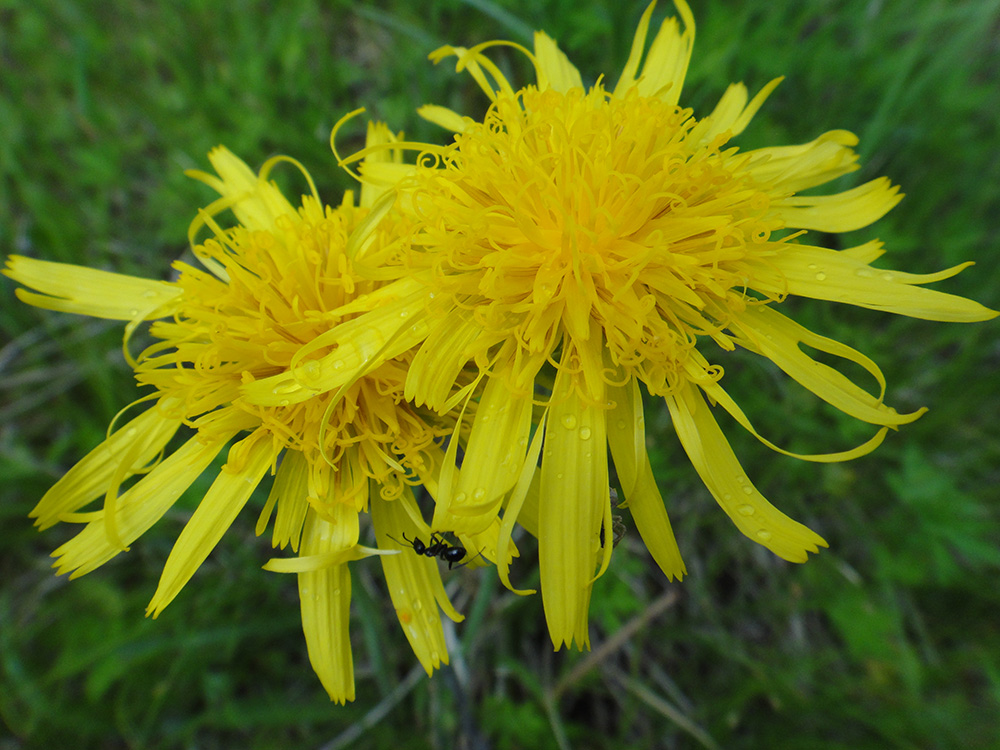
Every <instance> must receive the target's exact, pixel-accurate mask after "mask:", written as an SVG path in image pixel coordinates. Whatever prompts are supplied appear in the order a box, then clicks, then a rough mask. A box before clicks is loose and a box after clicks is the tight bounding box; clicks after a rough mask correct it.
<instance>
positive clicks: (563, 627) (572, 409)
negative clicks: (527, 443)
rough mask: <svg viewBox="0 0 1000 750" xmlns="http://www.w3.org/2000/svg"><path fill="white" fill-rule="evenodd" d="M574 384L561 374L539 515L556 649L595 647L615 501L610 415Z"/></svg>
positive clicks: (541, 559)
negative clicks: (605, 526)
mask: <svg viewBox="0 0 1000 750" xmlns="http://www.w3.org/2000/svg"><path fill="white" fill-rule="evenodd" d="M568 351H570V350H569V349H567V352H568ZM568 356H569V355H568V354H566V353H564V355H563V361H564V362H567V361H568ZM572 379H573V376H572V375H571V374H568V372H567V369H566V368H560V369H559V370H558V372H557V373H556V381H555V386H554V388H553V395H552V405H551V406H550V407H549V416H548V424H547V425H546V428H545V448H544V455H543V457H542V479H541V498H540V507H539V513H538V534H539V538H538V567H539V572H540V576H541V587H542V604H543V606H544V608H545V619H546V622H547V623H548V627H549V635H550V636H551V638H552V643H553V645H554V646H555V648H556V649H557V650H558V649H559V648H560V647H562V645H563V644H566V645H567V646H569V645H571V644H572V643H573V642H574V641H575V642H576V644H577V646H578V647H579V648H589V646H590V634H589V632H588V629H587V611H588V609H589V606H590V593H591V588H592V586H593V576H594V567H595V551H596V550H597V548H598V546H599V540H600V529H601V516H602V513H603V510H604V505H605V504H607V502H608V495H609V488H608V462H607V437H606V430H605V412H604V410H603V409H600V408H598V407H596V406H593V405H589V404H587V403H584V402H583V401H582V400H581V399H580V397H579V396H578V395H577V393H576V391H575V389H574V386H573V382H572Z"/></svg>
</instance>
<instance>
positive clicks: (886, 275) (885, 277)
mask: <svg viewBox="0 0 1000 750" xmlns="http://www.w3.org/2000/svg"><path fill="white" fill-rule="evenodd" d="M895 278H896V277H895V276H893V275H892V274H891V273H884V274H882V281H893V280H895Z"/></svg>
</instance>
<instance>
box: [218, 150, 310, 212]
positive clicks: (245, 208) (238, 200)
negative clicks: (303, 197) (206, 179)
mask: <svg viewBox="0 0 1000 750" xmlns="http://www.w3.org/2000/svg"><path fill="white" fill-rule="evenodd" d="M208 160H209V161H210V162H212V166H213V167H214V168H215V171H216V172H218V173H219V177H220V178H221V182H220V183H218V184H216V185H213V187H214V188H215V189H216V190H217V191H218V192H219V193H220V194H221V195H222V196H223V197H224V198H229V199H233V200H234V201H235V202H234V203H233V204H232V206H231V208H232V211H233V213H234V214H236V219H237V220H238V221H239V223H240V224H242V225H243V226H245V227H246V228H247V229H249V230H250V231H257V230H262V231H274V229H275V220H276V219H277V218H278V217H279V216H290V215H291V216H294V215H295V214H296V213H297V212H296V210H295V208H294V207H293V206H292V204H291V203H289V202H288V200H287V199H286V198H285V196H284V195H282V194H281V191H280V190H278V188H277V186H276V185H275V184H274V183H271V182H267V181H266V180H263V179H261V178H260V177H258V176H257V174H256V173H255V172H254V171H253V170H252V169H250V167H248V166H247V164H246V162H244V161H243V160H242V159H240V158H239V157H238V156H236V155H235V154H234V153H233V152H232V151H230V150H229V149H227V148H225V147H224V146H217V147H216V148H213V149H212V150H211V151H209V152H208Z"/></svg>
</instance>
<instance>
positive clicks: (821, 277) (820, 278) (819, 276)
mask: <svg viewBox="0 0 1000 750" xmlns="http://www.w3.org/2000/svg"><path fill="white" fill-rule="evenodd" d="M816 281H826V274H825V273H823V272H822V271H820V272H819V273H818V274H816Z"/></svg>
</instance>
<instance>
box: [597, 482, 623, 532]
mask: <svg viewBox="0 0 1000 750" xmlns="http://www.w3.org/2000/svg"><path fill="white" fill-rule="evenodd" d="M608 495H609V497H608V499H609V500H610V501H611V505H617V504H618V490H616V489H615V488H614V487H612V488H611V491H610V492H609V493H608ZM624 536H625V524H624V522H622V517H621V516H620V515H618V514H617V513H612V514H611V546H612V547H617V546H618V542H620V541H621V540H622V537H624ZM600 538H601V547H603V546H604V523H603V522H602V523H601V531H600Z"/></svg>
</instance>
